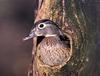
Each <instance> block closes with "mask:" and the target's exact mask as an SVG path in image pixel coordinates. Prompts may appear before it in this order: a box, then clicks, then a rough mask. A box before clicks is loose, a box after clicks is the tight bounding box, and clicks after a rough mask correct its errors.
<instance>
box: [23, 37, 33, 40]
mask: <svg viewBox="0 0 100 76" xmlns="http://www.w3.org/2000/svg"><path fill="white" fill-rule="evenodd" d="M31 38H33V37H31V36H28V37H25V38H23V41H26V40H29V39H31Z"/></svg>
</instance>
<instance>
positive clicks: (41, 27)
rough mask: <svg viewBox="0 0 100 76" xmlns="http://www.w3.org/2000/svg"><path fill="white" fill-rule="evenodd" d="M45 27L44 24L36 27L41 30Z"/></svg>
mask: <svg viewBox="0 0 100 76" xmlns="http://www.w3.org/2000/svg"><path fill="white" fill-rule="evenodd" d="M45 26H46V25H45V24H43V23H41V24H39V25H38V28H39V29H43V28H45Z"/></svg>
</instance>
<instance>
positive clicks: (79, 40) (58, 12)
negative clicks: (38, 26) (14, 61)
mask: <svg viewBox="0 0 100 76" xmlns="http://www.w3.org/2000/svg"><path fill="white" fill-rule="evenodd" d="M41 19H50V20H52V21H54V22H55V23H57V24H58V25H59V27H60V28H61V29H62V30H63V32H64V33H65V35H66V36H68V38H69V40H70V48H71V50H72V57H71V59H70V60H69V61H68V62H67V63H66V64H65V65H64V66H63V67H61V68H59V69H57V68H53V67H47V66H46V65H45V64H44V63H41V61H40V60H39V59H38V58H37V56H36V57H35V61H34V62H33V75H32V76H92V73H91V72H92V70H91V69H92V67H93V63H94V60H95V59H94V56H95V47H96V41H95V40H96V29H95V28H96V27H95V26H94V25H93V24H90V21H89V20H88V18H87V16H86V14H85V11H84V10H83V6H82V2H81V1H80V0H39V8H38V10H37V14H36V19H35V21H38V20H41ZM35 41H36V40H35ZM33 43H34V44H35V42H34V39H33ZM34 47H35V46H34ZM34 50H36V49H35V48H33V51H34ZM91 66H92V67H91ZM36 68H37V69H36Z"/></svg>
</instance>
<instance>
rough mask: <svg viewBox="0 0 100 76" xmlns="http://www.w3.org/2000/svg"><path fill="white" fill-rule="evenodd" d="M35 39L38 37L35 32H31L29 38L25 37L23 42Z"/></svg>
mask: <svg viewBox="0 0 100 76" xmlns="http://www.w3.org/2000/svg"><path fill="white" fill-rule="evenodd" d="M34 37H36V34H35V33H34V32H31V33H30V34H29V36H28V37H25V38H24V39H23V40H24V41H26V40H29V39H31V38H34Z"/></svg>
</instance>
